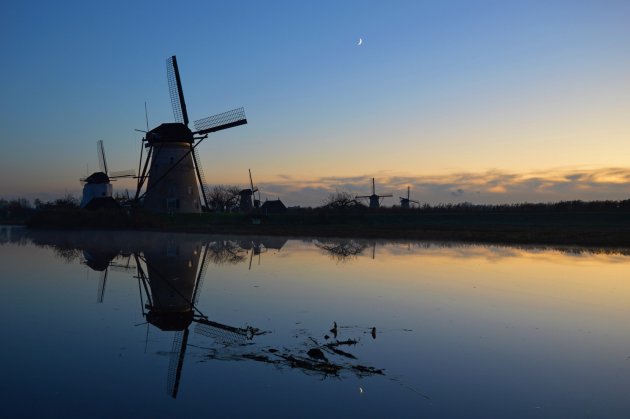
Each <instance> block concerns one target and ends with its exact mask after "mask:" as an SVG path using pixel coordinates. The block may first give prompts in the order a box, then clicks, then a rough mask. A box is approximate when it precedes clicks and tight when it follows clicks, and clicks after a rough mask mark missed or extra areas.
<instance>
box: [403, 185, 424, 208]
mask: <svg viewBox="0 0 630 419" xmlns="http://www.w3.org/2000/svg"><path fill="white" fill-rule="evenodd" d="M399 198H400V208H411V205H410V204H411V203H412V202H413V203H414V204H417V205H420V202H418V201H414V200H413V199H409V186H407V198H403V197H402V196H400V197H399Z"/></svg>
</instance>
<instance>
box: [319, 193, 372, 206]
mask: <svg viewBox="0 0 630 419" xmlns="http://www.w3.org/2000/svg"><path fill="white" fill-rule="evenodd" d="M360 206H363V205H362V204H361V203H360V202H357V200H356V199H355V198H354V197H353V196H352V195H351V194H350V192H345V191H335V192H333V193H331V194H330V195H328V198H326V200H325V201H324V205H323V207H324V208H331V209H341V208H356V207H360Z"/></svg>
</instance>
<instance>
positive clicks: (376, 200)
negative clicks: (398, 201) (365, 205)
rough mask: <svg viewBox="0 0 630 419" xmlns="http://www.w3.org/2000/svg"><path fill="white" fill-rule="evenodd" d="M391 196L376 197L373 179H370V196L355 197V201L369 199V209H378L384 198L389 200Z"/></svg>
mask: <svg viewBox="0 0 630 419" xmlns="http://www.w3.org/2000/svg"><path fill="white" fill-rule="evenodd" d="M392 196H393V195H392V194H387V195H377V194H376V186H375V184H374V178H372V195H363V196H356V197H355V199H369V200H370V208H380V207H381V202H382V201H383V199H385V198H391V197H392Z"/></svg>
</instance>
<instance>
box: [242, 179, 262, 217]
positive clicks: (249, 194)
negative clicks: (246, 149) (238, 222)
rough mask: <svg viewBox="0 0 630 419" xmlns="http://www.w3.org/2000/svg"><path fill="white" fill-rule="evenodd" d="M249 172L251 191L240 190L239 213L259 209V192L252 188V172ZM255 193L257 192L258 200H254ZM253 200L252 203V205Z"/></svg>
mask: <svg viewBox="0 0 630 419" xmlns="http://www.w3.org/2000/svg"><path fill="white" fill-rule="evenodd" d="M248 170H249V185H250V187H251V189H242V190H241V191H240V192H239V193H238V194H239V196H240V201H239V210H240V211H241V212H250V211H252V210H253V209H258V207H260V191H259V190H258V187H254V181H253V180H252V170H251V169H248ZM256 192H258V199H256ZM252 198H253V203H252Z"/></svg>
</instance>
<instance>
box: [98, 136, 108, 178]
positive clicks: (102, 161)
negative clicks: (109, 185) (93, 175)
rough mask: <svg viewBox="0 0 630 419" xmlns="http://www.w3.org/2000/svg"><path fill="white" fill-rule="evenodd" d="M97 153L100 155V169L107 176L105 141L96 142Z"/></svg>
mask: <svg viewBox="0 0 630 419" xmlns="http://www.w3.org/2000/svg"><path fill="white" fill-rule="evenodd" d="M96 151H97V154H98V167H99V169H101V172H103V173H105V174H107V159H105V147H103V140H98V141H97V142H96Z"/></svg>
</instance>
